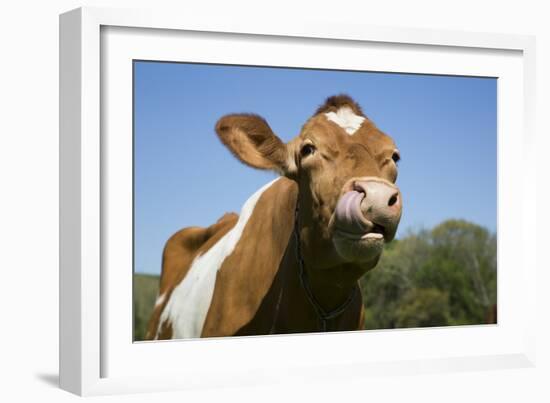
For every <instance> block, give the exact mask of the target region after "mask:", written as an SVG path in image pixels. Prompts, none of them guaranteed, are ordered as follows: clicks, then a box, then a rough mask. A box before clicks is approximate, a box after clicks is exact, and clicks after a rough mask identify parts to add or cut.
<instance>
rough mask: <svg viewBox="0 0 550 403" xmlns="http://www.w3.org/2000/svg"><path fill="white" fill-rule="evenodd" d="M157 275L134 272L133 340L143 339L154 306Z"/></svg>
mask: <svg viewBox="0 0 550 403" xmlns="http://www.w3.org/2000/svg"><path fill="white" fill-rule="evenodd" d="M158 288H159V276H155V275H151V274H134V341H139V340H143V339H144V337H145V332H146V330H147V323H148V322H149V318H150V316H151V312H152V311H153V307H154V306H155V300H156V298H157V294H158Z"/></svg>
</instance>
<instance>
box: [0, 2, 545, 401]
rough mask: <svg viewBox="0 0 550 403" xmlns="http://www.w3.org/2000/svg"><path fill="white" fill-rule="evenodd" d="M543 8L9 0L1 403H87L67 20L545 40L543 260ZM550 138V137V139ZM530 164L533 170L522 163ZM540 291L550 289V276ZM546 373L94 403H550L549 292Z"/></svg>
mask: <svg viewBox="0 0 550 403" xmlns="http://www.w3.org/2000/svg"><path fill="white" fill-rule="evenodd" d="M544 4H545V2H543V1H540V2H538V1H530V0H524V1H521V2H518V1H513V2H501V1H497V0H490V1H485V2H480V1H475V0H461V1H458V2H441V1H437V0H431V1H430V0H416V1H414V2H411V1H407V0H397V1H391V2H390V1H387V2H380V1H376V2H374V1H372V2H371V1H361V2H359V1H355V2H354V1H351V0H339V1H334V0H332V1H322V0H317V1H303V2H297V1H283V0H277V1H269V2H253V1H245V0H232V1H230V2H227V1H226V2H222V1H220V2H218V3H216V2H214V1H213V0H203V1H193V2H191V1H187V2H182V1H162V0H156V1H155V2H152V1H140V0H137V1H130V0H120V1H87V0H82V1H69V0H66V1H63V0H57V1H38V0H33V1H30V0H27V1H25V0H22V1H5V2H3V3H2V4H1V5H0V44H1V46H0V52H1V53H0V54H1V60H0V106H1V111H2V112H1V114H0V116H1V118H0V178H1V181H0V183H1V187H0V189H1V191H0V195H1V196H0V228H1V231H0V251H1V253H0V268H1V270H2V281H1V282H0V307H1V308H0V312H1V315H2V316H1V320H0V323H1V325H0V329H1V330H0V331H1V334H2V337H1V342H0V357H1V359H0V379H1V380H2V381H1V384H2V387H1V388H0V395H2V398H1V400H2V401H6V402H10V401H37V400H39V399H40V401H55V402H65V401H73V400H76V397H74V396H72V395H70V394H67V393H65V392H63V391H60V390H58V389H57V388H56V386H55V384H56V383H57V355H58V345H57V337H58V331H57V328H58V315H57V304H58V297H57V295H58V270H57V264H58V242H57V236H58V228H57V221H58V196H57V194H58V179H57V178H58V14H59V13H61V12H64V11H67V10H69V9H72V8H75V7H78V6H81V5H98V6H109V7H153V6H154V7H179V8H180V12H185V13H188V12H193V13H200V14H205V15H209V14H212V13H216V14H220V15H225V16H227V17H228V18H230V16H231V13H235V12H240V13H242V12H245V13H248V14H249V16H250V18H254V17H255V16H257V15H269V16H271V18H273V19H276V20H280V21H281V24H284V21H285V18H286V16H288V14H289V13H291V14H292V15H293V16H294V17H299V18H315V19H321V20H336V21H349V22H354V23H371V24H376V25H390V26H405V27H420V28H449V29H465V30H471V31H487V32H506V33H522V34H535V35H537V37H538V43H537V51H538V55H537V56H538V59H537V68H538V73H539V75H538V93H537V111H538V123H537V128H538V134H539V138H540V143H539V144H540V146H539V155H538V158H537V161H531V162H529V164H530V166H531V167H532V169H533V170H535V169H536V170H539V172H540V176H539V182H540V184H541V186H540V194H539V199H538V202H539V206H540V207H539V222H540V226H539V232H538V237H537V241H538V244H539V248H538V249H539V260H540V261H543V258H544V256H543V254H542V253H543V251H544V250H545V247H546V244H547V240H548V236H547V232H548V231H546V230H545V228H546V225H545V224H549V220H548V211H547V210H546V209H545V210H543V208H542V207H544V206H547V205H549V204H550V203H548V201H549V198H548V196H549V193H548V190H547V189H545V188H544V185H545V183H548V181H547V180H546V178H547V174H548V173H549V172H550V171H549V168H548V161H547V156H546V154H547V151H545V150H548V149H550V147H549V145H550V144H549V143H550V142H549V140H548V137H549V136H547V134H548V133H550V124H549V122H548V120H547V111H548V110H549V108H550V91H549V90H550V86H549V81H550V75H549V74H548V72H549V71H550V30H549V28H548V18H547V17H548V12H547V11H546V10H545V7H544ZM545 134H546V135H545ZM519 163H525V162H522V161H518V164H519ZM538 280H539V284H541V286H542V287H544V285H545V284H550V281H548V280H549V275H548V272H542V273H541V274H540V278H539V279H538ZM540 294H541V295H539V297H538V299H539V311H538V313H537V314H538V317H539V318H540V321H541V323H540V326H539V331H538V340H539V346H538V358H539V364H538V367H537V368H535V369H529V370H505V371H488V372H480V373H458V374H447V375H419V376H407V377H394V378H388V377H377V378H369V379H353V380H350V382H347V383H345V384H344V383H339V384H334V385H315V384H301V383H300V382H299V380H298V382H296V384H295V385H292V386H289V387H285V388H277V387H257V388H249V389H230V390H214V391H209V392H204V391H202V392H191V393H181V392H180V393H163V394H160V395H140V396H126V397H119V396H117V397H102V398H94V400H100V401H116V402H119V401H122V402H130V401H132V402H137V401H139V402H142V401H143V402H148V401H158V400H160V399H162V400H163V401H174V402H182V401H184V400H185V401H194V400H198V399H200V400H201V401H203V400H211V401H220V400H223V401H237V400H238V401H254V402H256V401H258V400H260V399H261V401H268V402H275V401H281V400H287V399H290V398H291V399H292V400H293V401H294V400H295V401H299V400H302V401H311V400H313V399H315V400H317V401H327V402H333V401H335V400H337V401H346V400H350V399H358V400H359V401H361V400H363V399H364V400H370V401H386V400H399V401H405V400H406V401H416V400H422V401H425V402H431V401H442V400H444V401H446V402H455V401H456V402H464V401H495V400H496V399H499V401H529V402H535V401H548V400H549V394H550V392H548V390H547V381H548V379H550V370H549V368H550V348H549V344H550V343H549V342H548V341H549V340H550V329H549V326H548V321H547V318H548V314H547V312H546V311H545V310H544V309H543V307H549V306H550V300H549V299H550V297H549V296H550V293H540Z"/></svg>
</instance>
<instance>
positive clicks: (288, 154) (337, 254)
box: [216, 95, 402, 275]
mask: <svg viewBox="0 0 550 403" xmlns="http://www.w3.org/2000/svg"><path fill="white" fill-rule="evenodd" d="M216 131H217V133H218V135H219V137H220V139H221V141H222V142H223V143H224V144H225V145H226V146H227V147H228V148H229V149H230V150H231V151H232V153H233V154H234V155H235V156H236V157H237V158H238V159H240V160H241V161H242V162H244V163H245V164H247V165H250V166H252V167H254V168H259V169H271V170H275V171H277V172H279V173H280V174H281V175H284V176H286V177H288V178H290V179H292V180H294V181H296V182H297V184H298V189H299V207H300V209H299V212H300V216H299V221H300V234H301V239H302V242H303V247H302V249H303V255H304V258H305V259H306V262H307V263H308V266H310V267H314V268H315V269H319V270H323V269H328V268H331V267H335V266H341V265H342V264H344V265H345V266H347V267H355V268H356V269H355V270H351V271H352V272H354V273H355V274H356V275H361V274H362V273H364V272H365V271H366V270H369V269H370V268H372V267H374V266H375V265H376V263H377V262H378V259H379V258H380V255H381V253H382V248H383V246H384V243H386V242H389V241H390V240H392V239H393V237H394V236H395V232H396V230H397V225H398V223H399V220H400V218H401V206H402V200H401V194H400V192H399V189H398V188H397V186H396V185H395V180H396V178H397V161H398V160H399V152H398V150H397V147H396V145H395V143H394V142H393V140H392V139H391V138H390V137H389V136H387V135H385V134H384V133H382V132H381V131H380V130H378V129H377V128H376V126H375V125H374V124H373V122H371V121H370V120H369V119H368V118H367V117H366V116H365V115H364V114H363V112H362V111H361V108H360V107H359V106H358V105H357V104H356V103H355V102H354V101H353V100H352V99H351V98H350V97H348V96H345V95H340V96H334V97H330V98H328V99H327V100H326V102H325V104H324V105H322V106H321V107H320V108H319V109H318V110H317V112H316V113H315V114H314V115H313V116H312V117H311V118H310V119H309V120H308V121H307V122H306V123H305V124H304V126H303V127H302V130H301V132H300V134H299V135H298V136H297V137H295V138H294V139H293V140H291V141H290V142H289V143H287V144H285V143H283V142H282V141H281V140H280V139H279V138H278V137H277V136H276V135H275V134H274V133H273V132H272V130H271V128H270V127H269V126H268V124H267V122H266V121H265V120H264V119H263V118H261V117H260V116H257V115H252V114H236V115H228V116H225V117H223V118H221V119H220V120H219V121H218V123H217V125H216Z"/></svg>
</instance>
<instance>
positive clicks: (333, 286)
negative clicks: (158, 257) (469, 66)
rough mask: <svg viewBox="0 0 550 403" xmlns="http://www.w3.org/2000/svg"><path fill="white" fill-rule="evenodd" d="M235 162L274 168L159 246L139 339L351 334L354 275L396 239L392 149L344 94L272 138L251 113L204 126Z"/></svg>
mask: <svg viewBox="0 0 550 403" xmlns="http://www.w3.org/2000/svg"><path fill="white" fill-rule="evenodd" d="M215 131H216V133H217V135H218V137H219V139H220V140H221V142H222V143H223V144H224V145H225V146H226V147H227V148H228V149H229V150H230V151H231V153H232V154H233V155H234V156H235V157H236V158H237V159H238V160H240V161H241V162H242V163H244V164H246V165H249V166H250V167H253V168H256V169H263V170H271V171H275V172H276V173H278V174H279V176H278V178H277V179H275V180H273V181H271V182H269V183H268V184H266V185H265V186H263V187H262V188H261V189H259V190H258V191H256V192H255V193H254V194H253V195H252V196H251V197H250V198H249V199H248V200H247V201H246V202H245V203H244V205H243V207H242V210H241V212H240V215H237V214H235V213H227V214H225V215H224V216H223V217H221V218H220V219H219V220H218V221H217V222H216V223H215V224H213V225H211V226H209V227H207V228H202V227H188V228H184V229H182V230H180V231H178V232H176V233H175V234H174V235H173V236H172V237H170V239H169V240H168V241H167V242H166V245H165V248H164V251H163V256H162V274H161V277H160V287H159V294H158V295H159V296H158V298H157V300H156V303H155V307H154V310H153V313H152V316H151V319H150V321H149V326H148V329H147V334H146V339H148V340H161V339H180V338H198V337H218V336H243V335H265V334H287V333H301V332H324V331H347V330H358V329H362V328H363V320H364V318H363V315H364V313H363V302H362V296H361V291H360V289H359V279H360V278H361V277H362V276H363V274H365V273H366V272H367V271H369V270H371V269H373V268H374V267H375V266H376V264H377V263H378V261H379V259H380V256H381V253H382V250H383V247H384V245H385V244H386V243H388V242H390V241H391V240H392V239H393V238H394V236H395V233H396V230H397V226H398V224H399V221H400V218H401V212H402V204H403V203H402V197H401V193H400V190H399V188H398V187H397V186H396V184H395V182H396V179H397V162H398V160H399V159H400V155H399V151H398V149H397V147H396V145H395V143H394V141H393V139H392V138H391V137H389V136H388V135H386V134H385V133H383V132H382V131H381V130H379V129H378V128H377V127H376V126H375V124H374V123H373V122H372V121H371V120H370V119H369V118H367V116H365V114H364V113H363V112H362V110H361V108H360V106H359V105H358V104H357V103H356V102H355V101H354V100H353V99H352V98H351V97H349V96H347V95H336V96H332V97H329V98H327V99H326V101H325V102H324V104H323V105H322V106H320V107H319V108H318V109H317V111H316V112H315V113H314V114H313V116H311V117H310V118H309V119H308V120H307V121H306V123H305V124H304V125H303V127H302V129H301V131H300V134H299V135H298V136H297V137H295V138H294V139H292V140H291V141H289V142H288V143H286V144H285V143H284V142H283V141H281V140H280V139H279V137H277V136H276V135H275V134H274V133H273V131H272V130H271V128H270V127H269V125H268V124H267V122H266V121H265V120H264V119H263V118H262V117H260V116H258V115H254V114H231V115H226V116H224V117H222V118H221V119H220V120H219V121H218V122H217V123H216V126H215Z"/></svg>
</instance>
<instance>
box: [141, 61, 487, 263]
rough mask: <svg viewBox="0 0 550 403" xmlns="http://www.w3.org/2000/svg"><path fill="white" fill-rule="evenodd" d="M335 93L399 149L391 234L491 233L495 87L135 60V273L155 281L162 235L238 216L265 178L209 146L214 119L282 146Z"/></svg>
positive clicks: (214, 143)
mask: <svg viewBox="0 0 550 403" xmlns="http://www.w3.org/2000/svg"><path fill="white" fill-rule="evenodd" d="M340 93H346V94H348V95H350V96H351V97H352V98H354V99H355V100H356V101H357V102H358V103H359V104H360V105H361V107H362V108H363V111H364V112H365V114H366V115H367V116H368V117H369V118H370V119H371V120H373V121H374V122H375V123H376V125H377V126H378V127H379V128H380V129H381V130H383V131H384V132H386V133H387V134H389V135H390V136H392V137H393V139H394V140H395V141H396V143H397V146H398V148H399V150H400V152H401V158H402V160H401V161H400V164H399V177H398V179H397V184H398V185H399V187H400V189H401V192H402V194H403V203H404V205H403V217H402V219H401V224H400V227H399V231H398V234H397V236H398V237H399V236H403V235H404V234H406V233H407V231H408V230H409V229H419V228H430V227H432V226H434V225H437V224H438V223H440V222H441V221H443V220H445V219H448V218H463V219H466V220H469V221H472V222H475V223H477V224H480V225H483V226H485V227H487V228H489V229H490V230H491V231H496V200H497V196H496V174H497V161H496V147H497V143H496V139H497V126H496V119H497V116H496V108H497V104H496V97H497V80H496V79H492V78H477V77H476V78H472V77H454V76H451V77H449V76H433V75H412V74H394V73H372V72H342V71H327V70H302V69H283V68H265V67H239V66H217V65H203V64H184V63H158V62H135V65H134V103H135V104H134V153H135V154H134V198H135V199H134V214H135V216H134V225H135V228H134V231H135V233H134V234H135V244H134V250H135V270H136V272H140V273H160V265H161V255H162V248H163V246H164V243H165V242H166V240H167V239H168V237H170V235H172V234H173V233H174V232H176V231H178V230H179V229H181V228H183V227H186V226H190V225H200V226H207V225H210V224H212V223H213V222H215V221H216V220H217V219H218V218H219V217H220V216H221V215H222V214H223V213H225V212H228V211H235V212H239V210H240V207H241V206H242V204H243V203H244V201H245V200H246V199H247V198H248V197H249V196H250V195H251V194H252V193H253V192H254V191H255V190H256V189H258V188H259V187H261V186H262V185H263V184H265V183H266V182H268V181H270V180H272V179H273V178H274V177H275V174H273V173H270V172H267V171H258V170H254V169H252V168H249V167H246V166H244V165H243V164H242V163H240V162H238V161H237V160H236V159H235V158H234V157H233V156H232V155H231V154H230V152H229V151H228V150H227V149H226V148H225V147H224V146H223V145H222V144H221V143H220V141H219V140H218V138H217V136H216V134H215V132H214V125H215V123H216V121H217V120H218V119H219V118H220V117H221V116H223V115H225V114H228V113H235V112H253V113H257V114H259V115H262V116H263V117H264V118H265V119H266V120H267V121H268V123H269V125H270V126H271V128H272V129H273V131H274V132H275V133H276V134H277V135H278V136H279V137H280V138H281V139H283V140H284V141H288V140H290V139H291V138H293V137H294V136H296V135H297V134H298V133H299V132H300V128H301V126H302V124H303V123H304V122H305V121H306V120H307V119H308V118H309V117H310V116H311V115H312V114H313V112H314V111H315V110H316V108H317V107H318V106H319V105H320V104H322V103H323V101H324V99H325V98H327V97H328V96H330V95H335V94H340Z"/></svg>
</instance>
